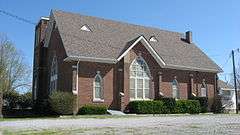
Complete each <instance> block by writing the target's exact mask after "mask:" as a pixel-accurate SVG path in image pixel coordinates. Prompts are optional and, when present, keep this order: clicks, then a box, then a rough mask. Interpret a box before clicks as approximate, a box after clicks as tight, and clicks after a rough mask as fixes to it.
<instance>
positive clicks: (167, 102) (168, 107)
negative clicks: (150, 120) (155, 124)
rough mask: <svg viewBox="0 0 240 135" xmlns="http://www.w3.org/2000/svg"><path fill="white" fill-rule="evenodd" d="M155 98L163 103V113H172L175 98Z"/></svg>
mask: <svg viewBox="0 0 240 135" xmlns="http://www.w3.org/2000/svg"><path fill="white" fill-rule="evenodd" d="M157 100H160V101H162V102H163V105H164V107H165V109H164V110H163V113H167V114H169V113H174V109H175V106H176V100H175V98H171V97H161V98H159V99H157Z"/></svg>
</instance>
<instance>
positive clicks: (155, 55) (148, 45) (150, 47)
mask: <svg viewBox="0 0 240 135" xmlns="http://www.w3.org/2000/svg"><path fill="white" fill-rule="evenodd" d="M141 40H143V41H144V42H145V43H146V45H145V44H143V45H144V47H145V48H146V49H147V50H148V51H149V52H150V54H151V55H152V56H153V57H154V59H155V60H156V61H157V62H158V64H159V65H160V66H161V67H164V66H165V65H166V63H165V62H164V61H163V59H162V58H161V57H159V55H158V54H157V53H156V51H155V50H154V49H153V48H152V46H151V45H150V44H149V42H148V41H147V40H146V39H145V38H144V37H143V36H140V37H139V38H138V39H137V40H136V41H135V42H134V43H133V44H132V45H131V46H130V47H129V48H128V49H127V50H126V51H125V52H123V54H122V55H120V56H119V57H118V58H117V60H118V61H120V60H121V59H122V58H123V57H124V56H125V55H127V53H128V52H129V51H130V50H131V49H132V48H133V47H134V46H135V45H136V44H137V43H138V42H140V41H141Z"/></svg>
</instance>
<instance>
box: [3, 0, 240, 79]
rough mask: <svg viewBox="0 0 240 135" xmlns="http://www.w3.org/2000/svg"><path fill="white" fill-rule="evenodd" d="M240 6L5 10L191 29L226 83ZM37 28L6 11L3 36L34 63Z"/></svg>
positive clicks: (48, 3)
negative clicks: (63, 13) (61, 12)
mask: <svg viewBox="0 0 240 135" xmlns="http://www.w3.org/2000/svg"><path fill="white" fill-rule="evenodd" d="M239 5H240V1H239V0H198V1H195V0H167V1H166V0H61V1H59V0H39V1H35V0H0V9H1V10H5V11H7V12H10V13H12V14H15V15H17V16H19V17H23V18H25V19H27V20H30V21H32V22H35V23H37V22H38V21H39V19H40V17H41V16H49V13H50V10H51V9H59V10H64V11H69V12H74V13H80V14H83V15H89V16H96V17H101V18H106V19H111V20H117V21H123V22H128V23H133V24H139V25H144V26H151V27H156V28H159V29H164V30H170V31H177V32H181V33H184V32H186V31H188V30H190V31H192V32H193V42H194V43H196V44H197V45H198V47H199V48H201V49H202V50H203V51H204V52H205V53H206V54H207V55H208V56H209V57H210V58H212V59H213V60H214V61H215V62H216V63H217V64H218V65H219V66H220V67H222V68H223V70H224V73H222V74H220V78H221V79H225V76H226V77H227V78H228V74H229V73H231V72H232V65H231V62H232V61H231V59H230V57H229V55H230V53H231V50H232V49H236V48H240V40H239V39H240V8H239ZM34 28H35V26H34V25H31V24H28V23H25V22H22V21H19V20H16V19H15V18H12V17H9V16H6V15H4V14H1V13H0V33H4V34H6V35H7V36H8V38H9V39H10V40H11V41H12V42H13V43H14V44H15V45H16V46H17V48H18V49H20V50H22V51H23V53H24V55H25V57H26V61H27V62H28V63H29V64H30V65H32V59H33V46H34ZM239 56H240V53H237V54H236V57H237V58H236V59H237V60H238V61H240V60H239V59H240V57H239ZM238 61H237V63H238Z"/></svg>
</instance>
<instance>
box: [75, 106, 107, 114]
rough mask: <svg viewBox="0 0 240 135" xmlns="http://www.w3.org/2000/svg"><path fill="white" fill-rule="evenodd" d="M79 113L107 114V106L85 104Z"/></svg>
mask: <svg viewBox="0 0 240 135" xmlns="http://www.w3.org/2000/svg"><path fill="white" fill-rule="evenodd" d="M78 113H79V114H83V115H85V114H107V107H106V106H104V105H84V106H83V107H81V108H80V109H79V112H78Z"/></svg>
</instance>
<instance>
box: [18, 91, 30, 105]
mask: <svg viewBox="0 0 240 135" xmlns="http://www.w3.org/2000/svg"><path fill="white" fill-rule="evenodd" d="M18 104H19V105H20V106H21V107H22V108H29V107H32V105H33V102H32V92H27V93H24V94H21V95H20V96H19V100H18Z"/></svg>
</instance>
